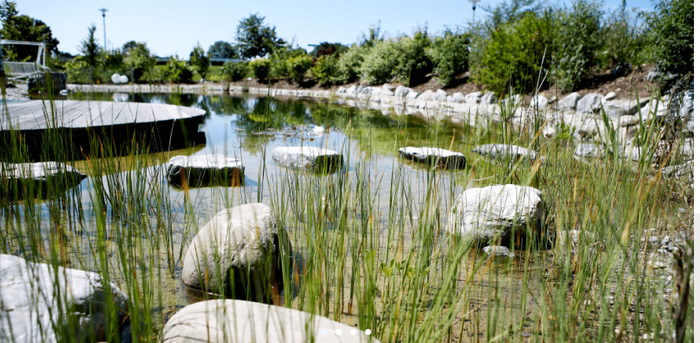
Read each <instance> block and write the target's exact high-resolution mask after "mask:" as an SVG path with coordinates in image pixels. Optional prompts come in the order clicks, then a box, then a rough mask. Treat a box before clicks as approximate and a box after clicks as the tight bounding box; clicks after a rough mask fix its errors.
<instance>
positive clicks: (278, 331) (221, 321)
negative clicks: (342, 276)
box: [163, 300, 379, 343]
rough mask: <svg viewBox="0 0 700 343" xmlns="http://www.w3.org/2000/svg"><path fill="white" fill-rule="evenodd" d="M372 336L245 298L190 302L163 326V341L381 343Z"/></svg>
mask: <svg viewBox="0 0 700 343" xmlns="http://www.w3.org/2000/svg"><path fill="white" fill-rule="evenodd" d="M370 337H371V336H367V335H366V334H365V332H364V331H361V329H358V328H353V327H350V326H348V325H345V324H341V323H338V322H335V321H333V320H330V319H328V318H325V317H322V316H320V315H312V314H310V313H307V312H302V311H299V310H295V309H291V308H286V307H279V306H272V305H265V304H260V303H254V302H250V301H243V300H208V301H202V302H199V303H196V304H192V305H189V306H187V307H185V308H183V309H182V310H180V311H179V312H178V313H176V314H175V315H174V316H173V317H172V318H170V320H169V321H168V323H167V324H165V327H164V328H163V342H164V343H179V342H277V343H299V342H314V341H316V342H334V343H360V342H371V343H379V341H378V340H376V339H374V338H370Z"/></svg>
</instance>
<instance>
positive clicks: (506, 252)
mask: <svg viewBox="0 0 700 343" xmlns="http://www.w3.org/2000/svg"><path fill="white" fill-rule="evenodd" d="M482 250H484V252H485V253H487V254H488V255H490V256H494V257H515V254H514V253H512V252H511V251H510V249H508V248H506V247H504V246H500V245H489V246H487V247H484V248H483V249H482Z"/></svg>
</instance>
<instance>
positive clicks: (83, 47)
mask: <svg viewBox="0 0 700 343" xmlns="http://www.w3.org/2000/svg"><path fill="white" fill-rule="evenodd" d="M96 30H97V28H96V27H95V24H92V25H91V26H90V27H88V36H87V37H85V39H83V41H82V42H80V46H78V51H80V53H82V54H83V60H84V61H85V63H87V64H88V66H90V83H91V84H92V81H93V80H92V75H93V69H94V68H95V67H97V66H98V65H99V63H100V54H101V51H102V50H101V49H100V45H99V44H98V43H97V38H95V31H96Z"/></svg>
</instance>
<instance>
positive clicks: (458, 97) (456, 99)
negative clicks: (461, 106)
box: [451, 92, 464, 103]
mask: <svg viewBox="0 0 700 343" xmlns="http://www.w3.org/2000/svg"><path fill="white" fill-rule="evenodd" d="M451 102H456V103H463V102H464V94H462V92H457V93H454V94H452V100H451Z"/></svg>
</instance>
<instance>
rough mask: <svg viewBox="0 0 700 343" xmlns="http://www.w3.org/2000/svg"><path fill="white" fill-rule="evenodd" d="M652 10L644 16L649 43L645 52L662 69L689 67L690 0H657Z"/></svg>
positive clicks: (681, 70)
mask: <svg viewBox="0 0 700 343" xmlns="http://www.w3.org/2000/svg"><path fill="white" fill-rule="evenodd" d="M655 9H656V11H654V12H651V13H647V14H646V16H645V19H646V22H647V25H648V26H649V31H650V32H649V33H650V39H651V42H652V43H651V44H650V45H649V54H650V56H651V58H652V59H653V60H654V61H655V62H656V63H658V68H659V70H661V71H664V72H671V73H680V74H685V73H689V72H692V71H693V63H694V61H695V56H694V52H693V39H694V33H693V1H692V0H659V2H658V4H656V6H655Z"/></svg>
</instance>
